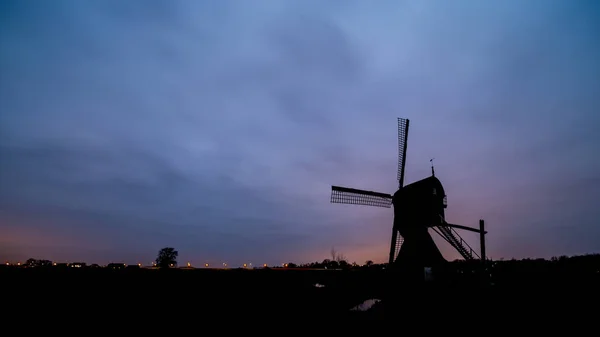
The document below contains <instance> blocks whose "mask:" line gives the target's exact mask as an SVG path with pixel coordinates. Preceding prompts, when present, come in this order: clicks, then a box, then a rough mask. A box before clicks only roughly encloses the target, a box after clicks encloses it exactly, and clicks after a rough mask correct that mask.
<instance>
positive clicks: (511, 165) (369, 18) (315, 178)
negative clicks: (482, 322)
mask: <svg viewBox="0 0 600 337" xmlns="http://www.w3.org/2000/svg"><path fill="white" fill-rule="evenodd" d="M599 34H600V6H599V5H598V4H597V3H596V2H595V1H550V0H548V1H541V0H540V1H533V0H532V1H517V0H509V1H485V2H484V1H475V0H473V1H466V0H465V1H455V2H445V1H422V0H419V1H375V2H367V1H350V0H349V1H266V0H265V1H260V0H256V1H251V2H250V1H192V0H189V1H173V0H171V1H154V0H152V1H137V0H129V1H126V2H122V1H54V2H47V1H28V2H22V1H3V2H2V4H0V259H5V260H10V261H16V260H24V259H26V258H29V257H35V258H48V259H53V260H59V261H73V260H85V261H88V262H98V263H106V262H111V261H123V262H127V263H137V262H142V263H149V262H150V261H152V260H153V259H154V258H155V256H156V253H157V251H158V250H159V249H160V248H162V247H164V246H173V247H175V248H176V249H177V250H179V252H180V262H186V261H191V262H192V263H194V264H197V265H199V264H202V263H205V262H209V263H222V262H228V263H229V264H230V265H236V264H241V263H244V262H253V263H255V264H262V263H268V264H279V263H283V262H288V261H295V262H308V261H314V260H322V259H324V258H327V257H329V251H330V250H331V248H332V247H335V249H336V250H337V251H339V252H341V253H343V254H344V255H345V256H346V257H347V258H348V259H349V260H351V261H357V262H360V263H362V262H364V261H365V260H367V259H372V260H375V261H384V260H385V259H386V256H387V252H388V245H389V237H390V235H391V221H392V211H391V210H390V209H380V208H376V209H372V208H368V207H358V206H352V205H336V204H330V203H329V194H330V185H331V184H335V185H344V186H350V187H356V188H362V189H369V190H377V191H382V192H388V193H393V192H394V188H395V187H396V184H397V182H396V160H397V158H396V151H397V143H396V142H397V134H396V132H397V130H396V127H397V126H396V118H397V117H406V118H409V119H410V120H411V129H410V132H409V145H408V153H407V173H406V181H407V182H412V181H416V180H419V179H421V178H424V177H426V176H427V175H429V172H430V167H429V159H430V158H435V164H436V175H437V176H438V177H439V178H440V180H441V181H442V183H443V184H444V186H445V189H446V193H447V194H448V203H449V206H448V207H449V208H448V211H447V219H448V220H449V221H450V222H453V223H459V224H463V225H468V226H476V225H477V222H478V219H480V218H483V219H485V220H486V222H487V226H488V229H489V232H490V234H489V238H488V254H489V255H490V257H492V258H496V259H497V258H500V257H505V258H511V257H517V258H521V257H538V256H539V257H549V256H553V255H561V254H584V253H590V252H600V223H599V220H598V219H600V208H599V207H598V200H600V190H599V189H598V188H597V186H598V185H599V184H600V174H599V173H598V172H599V171H600V160H599V159H598V153H600V133H599V132H598V129H599V128H600V113H599V111H600V109H599V108H600V62H598V60H600V42H599V41H600V40H598V35H599ZM464 237H465V239H467V240H468V241H469V242H471V243H472V245H474V246H477V236H476V235H475V234H465V236H464ZM437 242H439V244H440V247H441V249H442V251H443V252H444V254H445V256H446V257H447V258H449V259H453V258H456V257H458V254H457V253H455V252H454V251H452V250H451V249H450V248H449V247H448V246H447V245H445V244H444V243H443V242H442V240H437Z"/></svg>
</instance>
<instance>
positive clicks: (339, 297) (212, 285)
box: [0, 267, 600, 326]
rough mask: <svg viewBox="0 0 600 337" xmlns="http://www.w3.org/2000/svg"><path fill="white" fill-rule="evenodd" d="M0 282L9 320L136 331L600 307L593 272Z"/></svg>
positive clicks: (231, 274)
mask: <svg viewBox="0 0 600 337" xmlns="http://www.w3.org/2000/svg"><path fill="white" fill-rule="evenodd" d="M527 270H530V269H527ZM0 280H1V282H2V289H3V292H4V296H3V307H4V308H6V309H8V311H7V312H8V313H9V314H15V315H17V316H27V317H35V315H43V317H55V316H56V317H59V318H60V319H65V320H74V321H78V320H80V319H89V318H90V317H93V318H94V319H96V320H102V321H106V320H108V321H111V320H116V321H122V322H125V323H127V322H134V321H137V320H143V321H144V322H145V324H146V323H147V324H150V323H151V322H152V321H153V320H161V319H170V318H169V317H171V316H172V317H173V318H172V319H174V320H177V321H178V322H179V321H182V320H183V321H185V320H186V319H194V320H197V319H200V318H201V320H202V321H203V322H207V324H213V323H215V322H221V321H222V322H226V321H232V322H235V321H236V320H241V321H240V322H242V321H243V322H247V323H248V324H250V323H251V324H258V323H260V322H299V321H305V320H309V321H312V322H317V321H319V320H325V321H330V320H336V321H337V322H342V321H344V322H351V323H359V322H369V321H394V322H400V321H402V322H405V323H406V324H412V323H415V324H416V322H417V320H418V321H419V322H421V321H422V319H423V318H424V317H429V316H431V315H435V316H436V319H435V321H436V322H438V323H436V324H442V323H441V322H443V321H448V320H450V321H451V320H454V319H460V320H468V321H470V322H471V323H469V324H475V323H477V324H479V323H481V322H489V321H490V319H492V318H493V320H504V321H505V323H503V325H502V326H505V325H506V324H520V325H521V326H522V325H523V324H530V325H531V324H534V322H538V321H539V320H544V321H547V320H556V321H555V322H554V324H562V323H565V322H575V321H577V322H579V323H586V322H593V321H596V320H597V314H598V309H597V303H598V299H600V297H599V296H598V295H599V289H598V286H599V285H600V273H594V272H586V273H572V274H566V273H560V272H555V273H550V272H536V271H535V270H533V271H531V270H530V271H529V272H527V271H520V272H517V271H514V272H513V273H512V274H511V275H508V274H505V275H503V276H502V277H501V278H495V279H492V281H491V283H494V284H493V285H491V284H490V282H483V283H482V282H479V279H477V278H476V277H471V278H470V279H467V278H465V277H463V278H462V279H460V278H455V279H454V280H453V282H441V281H433V282H427V283H420V284H413V285H408V284H404V285H403V284H402V278H401V276H399V275H395V274H391V273H390V272H386V271H385V270H368V269H367V270H365V269H360V270H347V271H332V270H288V269H280V270H269V269H265V270H243V269H234V270H210V269H196V270H180V269H173V270H150V269H138V270H108V269H101V268H99V269H72V268H71V269H69V268H65V269H57V268H52V267H50V268H29V269H28V268H0ZM315 284H321V285H324V287H315ZM371 298H376V299H381V300H382V302H380V303H379V304H378V305H375V306H374V307H373V308H372V309H371V310H369V311H366V312H353V311H350V309H351V308H352V307H354V306H356V305H358V304H360V303H362V302H363V301H364V300H367V299H371ZM163 316H164V317H163ZM5 317H6V316H5ZM478 322H479V323H478ZM244 324H246V323H244ZM265 324H266V323H265ZM290 324H291V323H290ZM536 324H537V323H536ZM579 326H581V325H579Z"/></svg>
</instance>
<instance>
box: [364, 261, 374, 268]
mask: <svg viewBox="0 0 600 337" xmlns="http://www.w3.org/2000/svg"><path fill="white" fill-rule="evenodd" d="M372 265H373V261H371V260H368V261H367V262H365V266H367V267H370V266H372Z"/></svg>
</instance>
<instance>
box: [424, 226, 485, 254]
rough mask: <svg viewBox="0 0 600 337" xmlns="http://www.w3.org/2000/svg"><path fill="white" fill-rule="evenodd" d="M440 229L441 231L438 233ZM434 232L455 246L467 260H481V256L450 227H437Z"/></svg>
mask: <svg viewBox="0 0 600 337" xmlns="http://www.w3.org/2000/svg"><path fill="white" fill-rule="evenodd" d="M438 229H439V231H438ZM434 230H435V231H436V232H437V233H438V234H439V235H440V236H441V237H442V238H444V239H445V240H446V241H447V242H448V243H449V244H450V245H451V246H453V247H454V248H455V249H456V250H457V251H458V252H459V253H460V255H462V257H463V258H464V259H465V260H473V259H476V258H477V259H480V257H479V254H477V252H476V251H475V250H474V249H473V248H472V247H471V245H469V243H468V242H467V241H465V240H464V239H463V238H462V237H461V236H460V234H458V232H457V231H456V230H454V228H452V227H450V226H443V225H442V226H437V229H435V228H434Z"/></svg>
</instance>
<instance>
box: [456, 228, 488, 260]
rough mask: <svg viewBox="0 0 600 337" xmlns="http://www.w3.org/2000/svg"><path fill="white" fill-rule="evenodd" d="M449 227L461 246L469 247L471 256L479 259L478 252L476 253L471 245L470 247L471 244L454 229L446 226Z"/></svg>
mask: <svg viewBox="0 0 600 337" xmlns="http://www.w3.org/2000/svg"><path fill="white" fill-rule="evenodd" d="M448 228H449V229H450V231H451V232H452V234H454V235H455V236H456V237H457V238H458V239H460V244H461V245H463V247H465V248H467V249H469V253H470V254H471V256H473V257H475V258H478V259H480V256H479V254H477V252H476V251H475V250H473V247H471V245H469V243H468V242H467V241H465V240H463V238H462V237H461V236H460V235H459V234H458V232H457V231H456V230H454V228H452V227H448Z"/></svg>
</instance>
